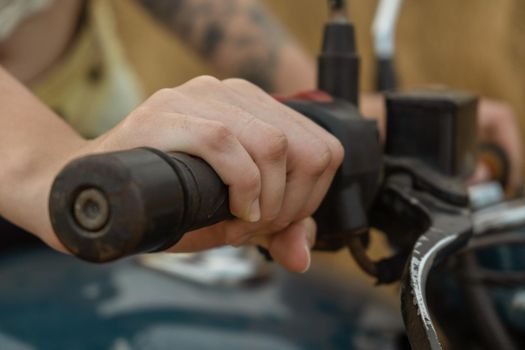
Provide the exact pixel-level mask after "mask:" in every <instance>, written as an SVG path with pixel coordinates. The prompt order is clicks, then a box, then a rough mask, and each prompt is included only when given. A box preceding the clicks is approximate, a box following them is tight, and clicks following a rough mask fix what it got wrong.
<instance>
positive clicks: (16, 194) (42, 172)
mask: <svg viewBox="0 0 525 350" xmlns="http://www.w3.org/2000/svg"><path fill="white" fill-rule="evenodd" d="M84 142H85V141H84V140H83V139H82V138H81V137H80V136H79V135H78V134H77V133H76V132H74V131H73V130H72V129H71V128H70V127H69V126H67V125H66V124H65V123H64V122H63V121H61V120H60V119H59V118H58V117H57V116H56V115H55V113H53V111H51V110H50V109H49V108H47V107H46V106H45V105H43V104H42V103H41V102H40V101H38V99H37V98H36V97H34V96H33V95H32V94H31V92H29V91H28V90H27V89H26V88H25V87H23V86H22V85H21V84H20V83H18V82H17V81H16V80H15V79H14V78H13V77H11V76H10V75H9V74H8V73H6V72H5V70H3V69H2V68H1V67H0V164H2V171H0V215H2V216H3V217H5V218H6V219H8V220H9V221H12V222H13V223H15V224H17V225H19V226H21V227H23V228H24V229H26V230H28V231H30V232H32V233H34V234H36V235H38V236H40V237H41V238H43V239H44V240H46V242H47V243H49V244H51V245H53V246H55V247H57V245H56V240H55V239H54V235H53V233H52V229H51V226H50V222H49V219H48V214H47V196H48V192H49V189H50V186H51V182H52V181H53V177H54V175H55V174H56V173H57V172H58V171H59V169H60V167H61V166H62V165H64V164H65V162H66V161H67V159H68V158H69V157H70V156H71V155H72V153H73V152H74V151H77V150H79V149H80V148H82V146H83V144H84Z"/></svg>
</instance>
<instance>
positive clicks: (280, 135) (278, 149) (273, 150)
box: [261, 127, 288, 161]
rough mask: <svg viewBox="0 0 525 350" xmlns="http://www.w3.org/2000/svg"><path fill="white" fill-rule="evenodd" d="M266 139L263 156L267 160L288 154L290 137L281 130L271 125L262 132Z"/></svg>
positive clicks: (273, 159)
mask: <svg viewBox="0 0 525 350" xmlns="http://www.w3.org/2000/svg"><path fill="white" fill-rule="evenodd" d="M261 135H262V137H263V141H264V145H265V146H264V148H263V149H262V150H261V151H262V157H263V159H265V160H270V161H276V160H279V159H282V158H283V157H285V156H286V152H287V150H288V139H287V137H286V135H285V133H284V132H282V131H281V130H279V129H277V128H274V127H269V128H266V130H265V131H264V132H262V133H261Z"/></svg>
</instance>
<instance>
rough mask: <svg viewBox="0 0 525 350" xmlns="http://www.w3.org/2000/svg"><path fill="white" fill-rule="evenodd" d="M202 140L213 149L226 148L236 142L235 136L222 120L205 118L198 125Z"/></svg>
mask: <svg viewBox="0 0 525 350" xmlns="http://www.w3.org/2000/svg"><path fill="white" fill-rule="evenodd" d="M197 128H198V130H199V131H200V133H201V138H202V142H203V143H204V144H206V145H207V146H208V147H209V148H211V149H213V150H218V151H220V150H224V149H227V148H228V147H230V146H231V144H232V143H233V142H234V136H233V134H232V133H231V132H230V130H228V128H227V127H226V126H225V125H224V124H222V123H221V122H218V121H214V120H203V121H201V122H200V123H199V125H198V126H197Z"/></svg>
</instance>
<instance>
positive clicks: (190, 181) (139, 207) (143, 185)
mask: <svg viewBox="0 0 525 350" xmlns="http://www.w3.org/2000/svg"><path fill="white" fill-rule="evenodd" d="M49 213H50V217H51V223H52V225H53V229H54V231H55V233H56V234H57V236H58V238H59V239H60V241H61V242H62V243H63V244H64V246H65V247H66V248H67V249H68V250H69V251H70V252H71V253H72V254H74V255H75V256H77V257H79V258H81V259H84V260H88V261H92V262H106V261H111V260H115V259H118V258H121V257H124V256H128V255H133V254H137V253H143V252H152V251H158V250H163V249H166V248H168V247H170V246H172V245H174V244H175V243H177V242H178V241H179V240H180V239H181V237H182V236H183V235H184V233H186V232H188V231H192V230H195V229H197V228H201V227H204V226H209V225H212V224H214V223H217V222H219V221H222V220H225V219H228V218H231V217H232V216H231V214H230V212H229V203H228V188H227V187H226V186H225V185H224V184H223V183H222V181H221V180H220V178H219V176H218V175H217V173H215V171H214V170H213V169H212V168H211V167H210V166H209V165H208V164H207V163H206V162H204V161H203V160H202V159H200V158H196V157H192V156H189V155H186V154H182V153H163V152H161V151H158V150H155V149H150V148H138V149H133V150H129V151H120V152H112V153H105V154H98V155H90V156H86V157H83V158H79V159H76V160H73V161H72V162H70V163H69V164H67V165H66V166H65V168H64V169H63V170H62V171H61V172H60V173H59V175H58V176H57V177H56V178H55V181H54V183H53V186H52V188H51V194H50V197H49Z"/></svg>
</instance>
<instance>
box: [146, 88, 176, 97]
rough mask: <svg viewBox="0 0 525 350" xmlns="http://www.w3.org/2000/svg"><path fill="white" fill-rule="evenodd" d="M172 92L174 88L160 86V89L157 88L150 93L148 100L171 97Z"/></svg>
mask: <svg viewBox="0 0 525 350" xmlns="http://www.w3.org/2000/svg"><path fill="white" fill-rule="evenodd" d="M173 94H174V90H173V89H170V88H162V89H159V90H157V91H155V93H153V95H151V97H150V98H149V100H157V99H161V100H162V99H165V98H170V97H172V96H173Z"/></svg>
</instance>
